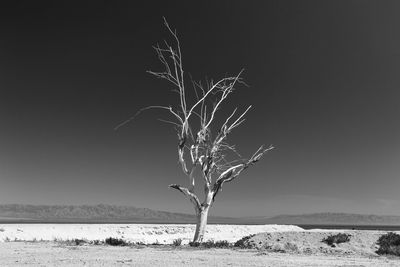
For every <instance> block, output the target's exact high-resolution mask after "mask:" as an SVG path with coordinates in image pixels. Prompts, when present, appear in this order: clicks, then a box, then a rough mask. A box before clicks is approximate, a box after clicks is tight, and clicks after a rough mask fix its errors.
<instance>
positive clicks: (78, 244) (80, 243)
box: [72, 238, 87, 246]
mask: <svg viewBox="0 0 400 267" xmlns="http://www.w3.org/2000/svg"><path fill="white" fill-rule="evenodd" d="M72 242H73V243H75V245H76V246H80V245H83V244H85V243H87V241H86V240H83V239H77V238H75V239H72Z"/></svg>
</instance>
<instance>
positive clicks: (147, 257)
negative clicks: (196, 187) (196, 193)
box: [0, 224, 400, 267]
mask: <svg viewBox="0 0 400 267" xmlns="http://www.w3.org/2000/svg"><path fill="white" fill-rule="evenodd" d="M193 231H194V226H193V225H115V224H114V225H106V224H104V225H103V224H86V225H79V224H73V225H71V224H55V225H50V224H48V225H46V224H37V225H33V224H25V225H24V224H2V225H0V266H27V265H28V266H83V265H84V266H152V267H154V266H400V257H386V256H378V255H377V254H376V253H375V251H376V249H377V245H376V241H377V239H378V238H379V236H381V235H382V234H384V233H386V232H382V231H358V230H303V229H301V228H299V227H297V226H290V225H289V226H279V225H255V226H248V225H209V227H208V229H207V237H206V239H210V238H211V237H212V238H213V239H214V240H228V241H230V242H234V241H237V240H238V239H240V238H242V237H243V236H247V235H249V234H254V233H258V234H256V235H255V236H253V237H252V238H250V239H249V240H248V241H246V242H248V244H251V245H252V246H253V249H246V250H244V249H236V248H232V249H202V248H191V247H189V246H187V245H185V246H181V247H177V248H174V247H172V246H170V245H160V246H128V247H113V246H108V245H89V244H84V245H73V244H72V242H65V241H63V240H68V239H75V238H78V239H86V240H88V241H91V240H102V241H103V240H104V239H105V238H107V237H110V236H111V237H117V238H123V239H125V240H126V241H130V242H144V243H147V244H151V243H155V242H156V241H158V242H159V243H166V244H171V243H172V241H173V240H175V239H177V238H182V239H184V241H188V240H189V239H190V238H191V237H192V235H193ZM338 232H346V233H348V234H350V235H351V238H350V242H348V243H342V244H338V245H335V246H334V247H332V246H329V245H327V244H325V243H323V242H321V241H322V240H323V239H324V238H325V237H327V236H329V235H331V234H336V233H338ZM27 240H31V241H27ZM41 240H42V241H41ZM46 240H48V241H46ZM1 241H3V242H1Z"/></svg>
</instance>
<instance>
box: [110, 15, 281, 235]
mask: <svg viewBox="0 0 400 267" xmlns="http://www.w3.org/2000/svg"><path fill="white" fill-rule="evenodd" d="M164 24H165V26H166V28H167V29H168V31H169V32H170V34H171V35H172V37H173V41H174V42H175V45H174V46H172V45H170V44H169V43H168V42H167V41H164V46H163V47H160V46H159V45H157V46H154V49H155V51H156V53H157V56H158V59H159V60H160V61H161V63H162V65H163V67H164V70H163V71H161V72H154V71H148V72H149V73H150V74H152V75H154V76H156V77H158V78H161V79H165V80H167V81H169V82H170V83H172V84H173V86H174V88H175V89H176V92H177V93H178V95H179V107H178V108H173V107H171V106H149V107H146V108H143V109H141V110H139V111H138V112H137V113H136V114H135V115H134V116H133V117H132V118H130V119H129V120H127V121H125V122H123V123H121V124H120V125H118V126H117V127H116V128H119V127H120V126H122V125H124V124H126V123H127V122H129V121H130V120H132V119H133V118H135V117H136V116H137V115H138V114H139V113H141V112H142V111H144V110H147V109H153V108H159V109H165V110H167V111H168V112H169V113H170V114H171V115H172V116H173V118H174V121H166V122H169V123H172V124H174V125H175V126H176V130H177V134H178V159H179V163H180V165H181V167H182V170H183V173H184V174H185V175H187V177H188V178H189V186H188V187H184V186H181V185H179V184H171V185H170V186H169V187H171V188H174V189H176V190H178V191H179V192H181V193H182V194H184V195H185V196H186V197H187V198H188V199H189V200H190V201H191V202H192V204H193V206H194V209H195V212H196V217H197V222H196V232H195V235H194V238H193V242H202V241H203V237H204V232H205V228H206V225H207V217H208V212H209V209H210V207H211V206H212V204H213V203H214V201H215V197H216V196H217V194H218V192H220V191H221V189H222V186H223V185H224V183H227V182H231V181H233V180H234V179H236V178H237V177H238V176H239V174H241V173H242V172H243V171H244V170H246V169H247V168H248V167H249V166H251V165H253V164H254V163H256V162H257V161H259V160H260V158H261V157H262V156H263V155H264V154H265V153H266V152H267V151H269V150H271V149H273V147H272V146H269V147H266V148H265V147H264V146H261V147H260V148H258V150H257V151H256V152H255V153H254V154H253V155H252V156H251V157H250V158H249V159H244V158H242V157H240V155H239V154H238V153H237V152H236V149H235V146H234V145H230V144H229V143H228V142H227V137H228V135H229V134H230V133H231V132H232V130H233V129H235V128H236V127H238V126H239V125H241V124H242V123H243V122H244V121H245V118H244V116H245V115H246V113H247V112H248V111H249V110H250V108H251V106H248V107H247V109H245V110H244V111H243V112H241V113H237V108H235V109H234V110H233V112H232V113H231V114H230V115H229V116H228V117H227V118H226V119H225V120H224V122H223V123H222V125H221V126H220V127H218V128H217V129H218V130H217V132H216V133H212V131H211V126H212V124H213V123H214V124H215V123H216V119H215V118H216V114H217V112H218V110H219V109H220V107H221V105H222V103H224V101H226V100H227V98H228V96H229V95H230V94H231V93H232V92H233V90H234V88H235V86H236V85H238V84H244V82H243V80H242V78H241V74H242V71H240V72H239V73H238V74H237V75H236V76H230V77H225V78H222V79H221V80H219V81H217V82H214V81H212V80H211V81H206V85H205V86H203V85H202V84H201V83H200V82H194V81H193V80H191V85H192V87H193V89H194V90H193V91H194V93H193V94H194V96H193V97H189V96H188V95H187V94H186V87H185V79H184V70H183V64H182V54H181V49H180V43H179V39H178V36H177V33H176V31H173V30H172V29H171V28H170V26H169V25H168V23H167V21H166V20H165V19H164ZM189 102H192V103H189ZM210 102H211V103H212V104H211V105H210V104H209V103H210ZM221 122H222V121H221ZM194 126H196V127H198V129H197V130H196V131H195V129H194ZM232 153H233V154H235V155H237V157H238V158H237V159H235V160H233V161H228V154H232ZM196 169H199V170H200V172H201V175H200V176H201V177H195V176H196ZM197 173H198V172H197ZM199 180H200V181H202V183H203V184H204V200H203V201H202V202H201V201H200V199H199V197H198V196H197V195H196V194H195V190H194V189H195V185H196V183H198V182H199Z"/></svg>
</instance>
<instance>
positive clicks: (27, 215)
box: [0, 204, 230, 223]
mask: <svg viewBox="0 0 400 267" xmlns="http://www.w3.org/2000/svg"><path fill="white" fill-rule="evenodd" d="M229 219H230V218H224V217H210V222H211V223H212V222H214V223H218V222H227V221H229ZM0 221H2V222H7V221H13V222H16V221H25V222H27V221H29V222H34V221H38V222H137V223H141V222H143V223H194V222H195V221H196V220H195V216H194V215H190V214H183V213H173V212H166V211H157V210H152V209H146V208H136V207H130V206H129V207H128V206H115V205H104V204H100V205H94V206H89V205H82V206H65V205H54V206H47V205H21V204H7V205H0Z"/></svg>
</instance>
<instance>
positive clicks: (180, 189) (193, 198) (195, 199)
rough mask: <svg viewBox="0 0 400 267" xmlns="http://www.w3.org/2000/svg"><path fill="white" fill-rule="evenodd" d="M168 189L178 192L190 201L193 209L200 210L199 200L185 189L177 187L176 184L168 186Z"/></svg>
mask: <svg viewBox="0 0 400 267" xmlns="http://www.w3.org/2000/svg"><path fill="white" fill-rule="evenodd" d="M169 187H171V188H174V189H176V190H178V191H180V192H181V193H182V194H184V195H185V196H186V197H188V198H189V199H190V201H191V202H192V203H193V205H194V206H195V208H197V209H201V204H200V201H199V198H198V197H197V196H196V195H195V194H194V193H193V192H190V191H189V189H187V188H186V187H182V186H180V185H177V184H171V185H169Z"/></svg>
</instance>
